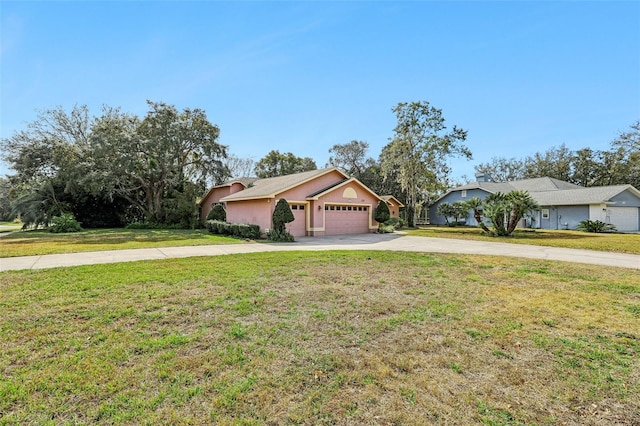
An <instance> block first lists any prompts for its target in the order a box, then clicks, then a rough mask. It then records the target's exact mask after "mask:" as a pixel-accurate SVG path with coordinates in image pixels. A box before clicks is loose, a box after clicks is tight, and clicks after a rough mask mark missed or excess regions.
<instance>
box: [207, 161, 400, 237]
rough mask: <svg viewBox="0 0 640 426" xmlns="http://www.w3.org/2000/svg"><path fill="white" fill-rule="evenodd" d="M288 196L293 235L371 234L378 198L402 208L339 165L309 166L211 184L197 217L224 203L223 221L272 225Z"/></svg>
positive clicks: (391, 208)
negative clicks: (309, 168)
mask: <svg viewBox="0 0 640 426" xmlns="http://www.w3.org/2000/svg"><path fill="white" fill-rule="evenodd" d="M280 198H284V199H285V200H287V202H288V203H289V205H290V207H291V211H292V212H293V215H294V217H295V220H294V221H293V222H291V223H289V224H287V230H288V231H289V232H290V233H291V234H292V235H293V236H296V237H302V236H324V235H338V234H362V233H368V232H375V231H376V230H377V228H378V223H377V222H376V221H375V220H374V218H373V217H374V210H375V208H376V206H377V205H378V203H379V202H380V200H384V201H385V202H386V203H387V205H388V206H389V211H390V213H391V215H392V216H395V217H398V214H399V211H400V207H403V205H402V203H400V202H399V201H398V200H397V199H396V198H395V197H393V196H384V197H381V196H379V195H377V194H376V193H374V192H373V191H372V190H370V189H369V188H367V187H366V186H365V185H364V184H362V183H361V182H360V181H358V180H357V179H355V178H350V177H349V176H348V175H346V174H345V173H343V172H342V171H340V170H339V169H337V168H327V169H319V170H312V171H308V172H303V173H296V174H293V175H286V176H278V177H274V178H267V179H254V178H243V179H237V180H232V181H229V182H227V183H224V184H222V185H218V186H214V187H213V188H211V189H210V190H209V191H208V192H207V194H206V195H205V196H204V197H203V198H202V201H201V202H200V207H201V217H202V219H204V218H206V217H207V214H209V212H210V211H211V208H212V206H213V205H215V204H217V203H222V204H223V205H224V206H225V208H226V211H227V222H231V223H247V224H255V225H259V226H260V229H261V230H262V231H265V230H267V229H270V228H271V217H272V215H273V209H274V208H275V205H276V203H277V202H278V200H279V199H280Z"/></svg>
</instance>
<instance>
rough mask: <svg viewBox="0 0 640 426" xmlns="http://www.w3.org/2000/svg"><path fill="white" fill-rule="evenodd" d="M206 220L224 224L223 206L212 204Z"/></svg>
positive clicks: (224, 213) (225, 212) (225, 213)
mask: <svg viewBox="0 0 640 426" xmlns="http://www.w3.org/2000/svg"><path fill="white" fill-rule="evenodd" d="M207 220H219V221H221V222H226V220H227V211H226V210H225V209H224V206H223V205H222V204H214V206H213V207H212V208H211V211H210V212H209V214H208V215H207Z"/></svg>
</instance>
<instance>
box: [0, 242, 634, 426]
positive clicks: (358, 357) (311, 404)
mask: <svg viewBox="0 0 640 426" xmlns="http://www.w3.org/2000/svg"><path fill="white" fill-rule="evenodd" d="M0 294H2V297H1V298H0V340H1V341H2V350H1V351H0V372H1V374H2V376H0V424H2V425H5V424H7V425H8V424H12V425H13V424H16V425H21V424H51V425H53V424H55V425H57V424H150V425H151V424H218V425H261V424H265V425H268V424H273V425H275V424H304V425H321V424H327V425H330V424H331V425H332V424H353V425H356V424H358V425H359V424H370V425H401V424H402V425H423V424H456V425H457V424H460V425H462V424H464V425H467V424H485V425H525V424H527V425H529V424H536V425H565V424H571V425H578V424H579V425H611V424H621V425H625V424H626V425H632V424H640V397H639V395H640V275H639V274H638V273H637V272H636V271H630V270H623V269H615V268H603V267H596V266H590V265H574V264H567V263H553V262H545V261H532V260H522V259H506V258H495V257H488V256H459V255H440V254H419V253H393V252H389V253H383V252H376V251H370V252H348V251H335V252H315V253H314V252H304V253H303V252H286V253H259V254H250V255H231V256H223V257H215V258H210V257H207V258H191V259H170V260H163V261H147V262H135V263H126V264H112V265H95V266H83V267H72V268H58V269H50V270H46V271H19V272H5V273H1V274H0Z"/></svg>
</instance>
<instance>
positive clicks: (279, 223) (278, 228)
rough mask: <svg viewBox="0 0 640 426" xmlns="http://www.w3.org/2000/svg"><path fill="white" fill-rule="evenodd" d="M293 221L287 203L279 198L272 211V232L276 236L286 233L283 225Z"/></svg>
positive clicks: (293, 218)
mask: <svg viewBox="0 0 640 426" xmlns="http://www.w3.org/2000/svg"><path fill="white" fill-rule="evenodd" d="M294 220H295V217H294V216H293V212H292V211H291V207H289V203H288V202H287V200H285V199H284V198H280V199H279V200H278V203H277V204H276V207H275V209H274V210H273V216H272V221H273V229H274V231H275V232H276V233H278V234H282V233H284V232H286V228H285V225H286V224H287V223H289V222H293V221H294Z"/></svg>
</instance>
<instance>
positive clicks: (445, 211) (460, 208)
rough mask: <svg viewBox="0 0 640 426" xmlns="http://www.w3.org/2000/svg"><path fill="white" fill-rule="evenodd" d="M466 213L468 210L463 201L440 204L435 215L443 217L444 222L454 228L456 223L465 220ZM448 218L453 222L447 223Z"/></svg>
mask: <svg viewBox="0 0 640 426" xmlns="http://www.w3.org/2000/svg"><path fill="white" fill-rule="evenodd" d="M468 213H469V209H468V208H467V204H466V203H464V202H463V201H454V202H453V203H441V204H439V205H438V208H437V209H436V214H437V215H438V216H442V217H444V221H445V222H446V224H447V225H448V226H456V225H457V224H458V223H460V221H461V219H462V218H465V219H466V217H467V215H468ZM449 218H451V219H453V221H452V222H449Z"/></svg>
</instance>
